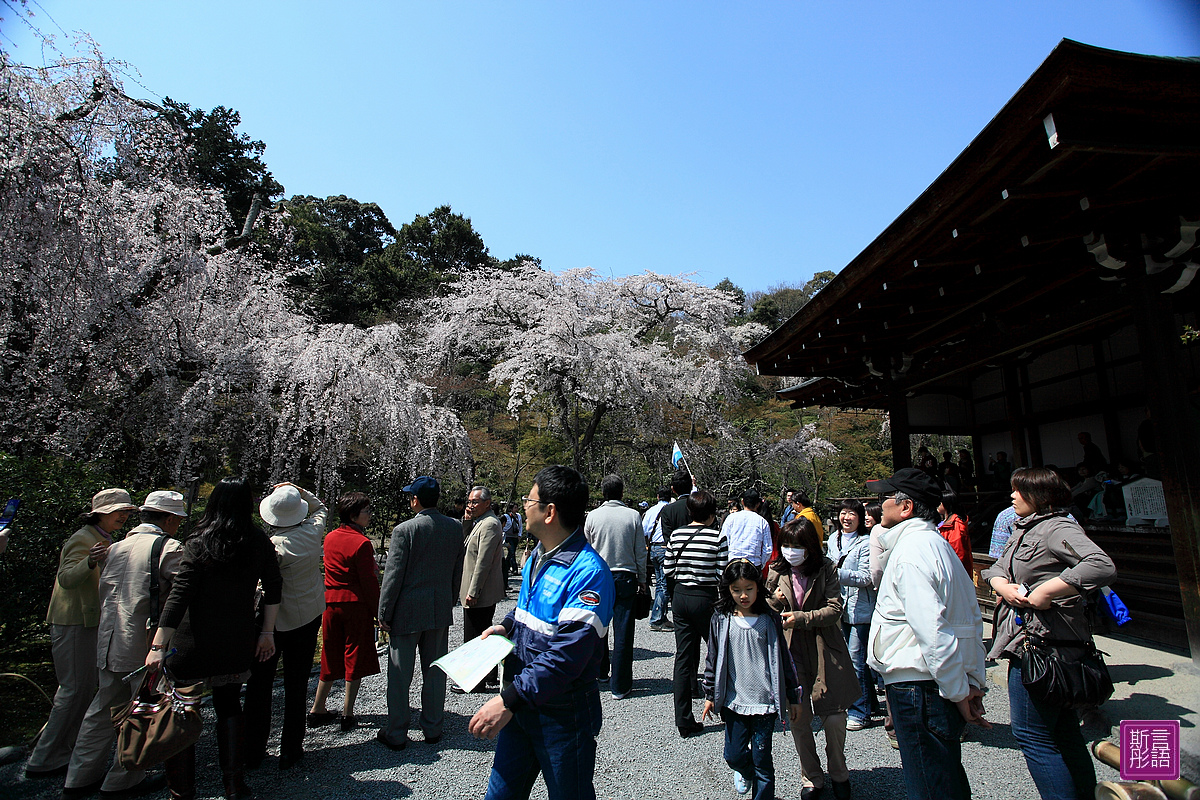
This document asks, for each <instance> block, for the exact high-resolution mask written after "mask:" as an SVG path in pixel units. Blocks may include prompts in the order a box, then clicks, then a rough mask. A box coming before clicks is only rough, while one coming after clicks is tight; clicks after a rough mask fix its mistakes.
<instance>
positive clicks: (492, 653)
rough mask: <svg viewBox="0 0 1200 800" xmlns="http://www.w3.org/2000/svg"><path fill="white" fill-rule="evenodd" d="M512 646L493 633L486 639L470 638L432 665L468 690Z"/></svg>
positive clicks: (501, 658) (511, 648)
mask: <svg viewBox="0 0 1200 800" xmlns="http://www.w3.org/2000/svg"><path fill="white" fill-rule="evenodd" d="M514 647H516V645H514V644H513V643H512V641H510V640H509V639H506V638H505V637H503V636H501V635H499V634H496V633H493V634H492V635H491V636H489V637H487V638H486V639H480V638H478V637H476V638H474V639H472V640H471V641H469V642H467V643H466V644H464V645H463V646H462V647H460V648H458V649H457V650H455V651H454V652H452V653H447V654H446V655H444V656H442V657H441V658H439V659H438V660H437V661H434V662H433V665H434V666H435V667H437V668H439V669H440V670H441V671H442V672H444V673H446V674H447V675H448V676H449V677H450V680H452V681H454V682H455V683H457V684H458V686H459V688H460V689H463V690H465V691H468V692H469V691H471V690H472V689H474V688H475V686H476V685H477V684H478V683H479V682H480V681H481V680H483V679H484V677H485V676H487V674H488V673H489V672H491V671H492V667H494V666H496V665H497V664H499V663H500V662H501V661H503V660H504V657H505V656H507V655H508V654H509V653H511V652H512V651H513V648H514Z"/></svg>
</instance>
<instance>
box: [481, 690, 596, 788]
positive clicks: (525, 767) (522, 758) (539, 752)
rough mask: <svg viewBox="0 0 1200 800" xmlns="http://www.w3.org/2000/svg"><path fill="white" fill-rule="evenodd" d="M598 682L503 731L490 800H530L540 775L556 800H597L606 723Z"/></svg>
mask: <svg viewBox="0 0 1200 800" xmlns="http://www.w3.org/2000/svg"><path fill="white" fill-rule="evenodd" d="M602 720H603V718H602V716H601V712H600V691H599V689H598V688H597V687H596V684H595V682H593V683H592V685H591V687H590V688H588V689H584V690H577V691H575V692H569V693H567V694H564V695H562V696H560V697H557V698H555V699H554V700H551V701H550V702H548V703H543V704H542V705H541V706H540V707H539V708H538V709H537V710H533V709H530V708H524V709H521V710H519V711H517V712H516V713H515V714H513V718H512V719H511V720H510V721H509V723H508V724H507V725H505V726H504V727H503V728H502V729H501V730H500V736H499V737H498V738H497V740H496V758H495V760H494V761H493V763H492V774H491V777H490V778H489V779H488V788H487V794H486V795H484V800H526V798H528V797H529V793H530V791H531V790H532V789H533V783H534V781H536V780H537V776H538V773H539V772H540V773H541V774H542V775H543V777H544V778H545V780H546V794H547V795H548V796H549V798H550V800H575V798H579V800H595V797H596V787H595V785H594V784H593V783H592V777H593V775H594V773H595V770H596V736H598V735H599V734H600V726H601V723H602Z"/></svg>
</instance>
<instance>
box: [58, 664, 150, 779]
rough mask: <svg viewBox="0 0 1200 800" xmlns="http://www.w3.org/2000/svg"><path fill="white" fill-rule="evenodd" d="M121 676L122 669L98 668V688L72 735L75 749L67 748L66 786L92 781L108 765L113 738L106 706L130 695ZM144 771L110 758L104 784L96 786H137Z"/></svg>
mask: <svg viewBox="0 0 1200 800" xmlns="http://www.w3.org/2000/svg"><path fill="white" fill-rule="evenodd" d="M122 677H124V673H117V672H110V671H109V670H106V669H102V670H100V688H99V689H97V690H96V696H95V697H93V698H92V704H91V705H90V706H88V709H87V714H86V715H85V716H84V718H83V724H82V725H80V726H79V736H78V738H76V739H75V749H74V750H72V751H71V765H70V767H68V768H67V780H66V787H67V788H68V789H77V788H79V787H81V786H87V785H88V784H91V783H95V782H96V781H98V780H100V776H101V775H103V774H104V768H105V767H107V766H108V758H109V755H110V754H111V753H112V750H113V741H114V740H115V739H116V738H117V733H116V730H115V729H114V728H113V725H112V712H111V710H110V709H113V708H122V707H124V706H125V705H126V704H128V703H129V698H130V691H131V687H129V686H127V685H126V684H124V683H121V678H122ZM145 775H146V773H145V772H144V771H143V770H140V769H139V770H134V771H133V772H127V771H126V770H125V768H124V767H122V766H121V764H120V763H119V762H118V761H117V760H116V758H113V762H112V768H111V769H109V770H108V774H107V775H104V785H103V786H101V787H100V788H101V789H102V790H103V791H106V792H119V791H122V790H124V789H129V788H131V787H134V786H137V785H138V784H139V783H141V782H142V778H144V777H145Z"/></svg>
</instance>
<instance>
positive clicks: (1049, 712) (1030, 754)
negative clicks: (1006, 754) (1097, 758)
mask: <svg viewBox="0 0 1200 800" xmlns="http://www.w3.org/2000/svg"><path fill="white" fill-rule="evenodd" d="M1008 704H1009V707H1010V714H1011V719H1012V734H1013V736H1014V737H1015V738H1016V740H1017V744H1019V745H1021V752H1022V753H1024V754H1025V765H1026V766H1027V767H1029V775H1030V777H1032V778H1033V783H1034V785H1035V786H1037V790H1038V794H1040V795H1041V796H1042V797H1053V798H1071V797H1080V798H1090V797H1093V796H1094V795H1095V793H1096V769H1095V767H1093V766H1092V759H1091V756H1090V755H1088V751H1087V745H1086V744H1084V742H1083V734H1082V733H1080V732H1079V717H1078V716H1076V714H1075V710H1074V709H1070V708H1055V707H1053V706H1047V705H1046V704H1044V703H1042V702H1040V701H1037V700H1034V699H1033V698H1032V697H1030V696H1029V692H1028V691H1027V690H1026V689H1025V684H1024V683H1023V682H1022V681H1021V665H1020V664H1017V663H1015V662H1014V663H1012V664H1011V665H1010V666H1009V669H1008Z"/></svg>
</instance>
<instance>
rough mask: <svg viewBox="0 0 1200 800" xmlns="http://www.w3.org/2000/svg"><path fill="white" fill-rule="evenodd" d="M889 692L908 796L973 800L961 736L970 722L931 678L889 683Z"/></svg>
mask: <svg viewBox="0 0 1200 800" xmlns="http://www.w3.org/2000/svg"><path fill="white" fill-rule="evenodd" d="M887 696H888V703H889V704H891V710H892V724H893V725H894V726H895V728H896V741H897V742H898V743H899V745H900V761H901V762H902V763H903V765H904V787H905V789H907V790H908V800H970V797H971V786H970V784H969V783H967V773H966V771H965V770H964V769H963V766H962V745H961V744H959V741H958V737H959V736H960V735H962V731H963V728H964V727H965V726H966V724H967V722H966V720H964V719H963V717H962V714H960V713H959V712H958V706H956V705H955V704H954V703H951V702H950V701H949V700H947V699H946V698H944V697H942V696H941V695H940V694H938V688H937V684H936V683H934V682H933V681H902V682H899V683H889V684H888V686H887Z"/></svg>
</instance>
